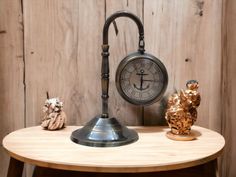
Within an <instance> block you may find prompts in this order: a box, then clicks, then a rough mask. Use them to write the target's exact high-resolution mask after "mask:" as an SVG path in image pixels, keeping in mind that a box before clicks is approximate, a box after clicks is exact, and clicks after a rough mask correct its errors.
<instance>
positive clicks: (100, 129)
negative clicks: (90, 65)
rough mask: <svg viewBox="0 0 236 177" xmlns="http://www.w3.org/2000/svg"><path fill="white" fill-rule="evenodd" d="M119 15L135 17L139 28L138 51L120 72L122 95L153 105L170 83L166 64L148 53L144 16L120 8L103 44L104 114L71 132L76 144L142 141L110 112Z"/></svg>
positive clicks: (126, 59)
mask: <svg viewBox="0 0 236 177" xmlns="http://www.w3.org/2000/svg"><path fill="white" fill-rule="evenodd" d="M118 17H128V18H130V19H132V20H133V21H134V22H135V23H136V25H137V27H138V31H139V43H138V51H137V52H135V53H132V54H130V55H128V56H126V57H125V58H124V59H123V60H122V61H121V63H120V64H119V66H118V69H117V72H116V87H117V89H118V92H119V93H120V95H121V96H122V97H123V98H124V99H125V100H126V101H128V102H130V103H132V104H135V105H149V104H152V103H154V102H156V101H158V100H160V99H161V97H162V96H163V94H164V92H165V90H166V87H167V83H168V75H167V71H166V68H165V66H164V65H163V64H162V62H161V61H160V60H159V59H157V58H156V57H154V56H152V55H150V54H147V53H145V49H144V44H145V43H144V29H143V24H142V22H141V21H140V19H139V18H138V17H137V16H136V15H134V14H132V13H129V12H126V11H118V12H116V13H114V14H112V15H111V16H110V17H109V18H108V19H107V20H106V22H105V24H104V27H103V45H102V70H101V72H102V74H101V76H102V79H101V85H102V96H101V97H102V114H101V115H98V116H96V117H95V118H93V119H92V120H91V121H89V122H88V123H87V124H86V125H85V126H84V127H83V128H81V129H78V130H75V131H74V132H72V134H71V140H72V141H73V142H75V143H78V144H82V145H87V146H95V147H112V146H121V145H125V144H129V143H132V142H135V141H137V140H138V134H137V133H136V132H135V131H134V130H131V129H128V128H127V127H126V126H124V125H122V124H121V123H120V122H119V121H118V120H117V119H116V118H115V117H109V114H108V98H109V96H108V88H109V45H108V30H109V26H110V24H111V23H112V22H114V20H115V19H116V18H118Z"/></svg>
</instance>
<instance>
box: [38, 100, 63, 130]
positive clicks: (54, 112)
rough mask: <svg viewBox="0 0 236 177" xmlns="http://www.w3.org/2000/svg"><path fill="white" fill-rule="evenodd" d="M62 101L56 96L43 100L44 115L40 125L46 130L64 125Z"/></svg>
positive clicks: (57, 128) (56, 128) (60, 127)
mask: <svg viewBox="0 0 236 177" xmlns="http://www.w3.org/2000/svg"><path fill="white" fill-rule="evenodd" d="M62 107H63V103H62V102H61V101H60V100H59V99H58V98H51V99H47V100H46V101H45V104H44V107H43V112H44V113H45V114H44V117H43V120H42V124H41V126H42V127H43V128H45V129H48V130H59V129H62V128H64V127H65V124H66V114H65V112H64V111H63V110H62Z"/></svg>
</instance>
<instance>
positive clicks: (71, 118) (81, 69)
mask: <svg viewBox="0 0 236 177" xmlns="http://www.w3.org/2000/svg"><path fill="white" fill-rule="evenodd" d="M104 7H105V5H104V1H100V0H96V1H86V0H79V1H78V0H69V1H63V0H59V1H58V0H50V1H47V0H42V1H30V0H25V1H24V16H25V19H24V20H25V57H26V97H27V100H26V116H27V126H29V125H36V124H39V123H40V119H41V117H42V110H41V107H42V105H43V104H44V101H45V99H46V92H47V91H48V92H49V95H50V97H56V96H58V97H60V98H61V100H62V101H63V102H64V110H65V112H66V114H67V116H68V123H69V124H75V123H76V124H79V125H81V124H84V123H86V122H87V121H88V120H89V119H91V118H93V117H94V116H95V115H96V114H98V113H101V111H100V105H101V104H100V95H101V89H100V67H101V49H100V48H101V38H102V37H101V33H102V25H103V23H104V17H105V14H104V13H105V11H104ZM42 12H43V13H42Z"/></svg>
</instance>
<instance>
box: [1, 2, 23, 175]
mask: <svg viewBox="0 0 236 177" xmlns="http://www.w3.org/2000/svg"><path fill="white" fill-rule="evenodd" d="M23 73H24V58H23V22H22V7H21V2H20V0H12V1H8V0H1V1H0V99H1V104H0V112H1V116H0V123H1V128H0V141H1V142H2V139H3V137H4V136H5V135H7V134H8V133H10V132H11V131H14V130H16V129H19V128H22V127H24V74H23ZM8 162H9V156H8V155H7V154H6V152H5V151H4V150H3V147H2V145H1V147H0V176H1V177H3V176H6V175H7V167H8V164H9V163H8Z"/></svg>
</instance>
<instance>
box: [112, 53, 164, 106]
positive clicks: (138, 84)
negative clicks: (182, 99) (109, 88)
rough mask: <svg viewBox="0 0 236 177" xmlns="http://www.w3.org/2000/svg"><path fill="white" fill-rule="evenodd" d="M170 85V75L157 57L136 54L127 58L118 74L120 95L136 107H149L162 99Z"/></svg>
mask: <svg viewBox="0 0 236 177" xmlns="http://www.w3.org/2000/svg"><path fill="white" fill-rule="evenodd" d="M167 84H168V74H167V71H166V68H165V66H164V65H163V63H162V62H161V61H160V60H159V59H157V58H156V57H154V56H152V55H150V54H147V53H140V52H135V53H133V54H131V55H128V56H127V57H125V58H124V59H123V60H122V61H121V63H120V64H119V66H118V69H117V72H116V87H117V90H118V92H119V93H120V95H121V96H122V97H123V98H124V99H125V100H126V101H128V102H130V103H132V104H135V105H149V104H152V103H154V102H156V101H158V100H160V99H161V97H162V96H163V94H164V92H165V90H166V87H167Z"/></svg>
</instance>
